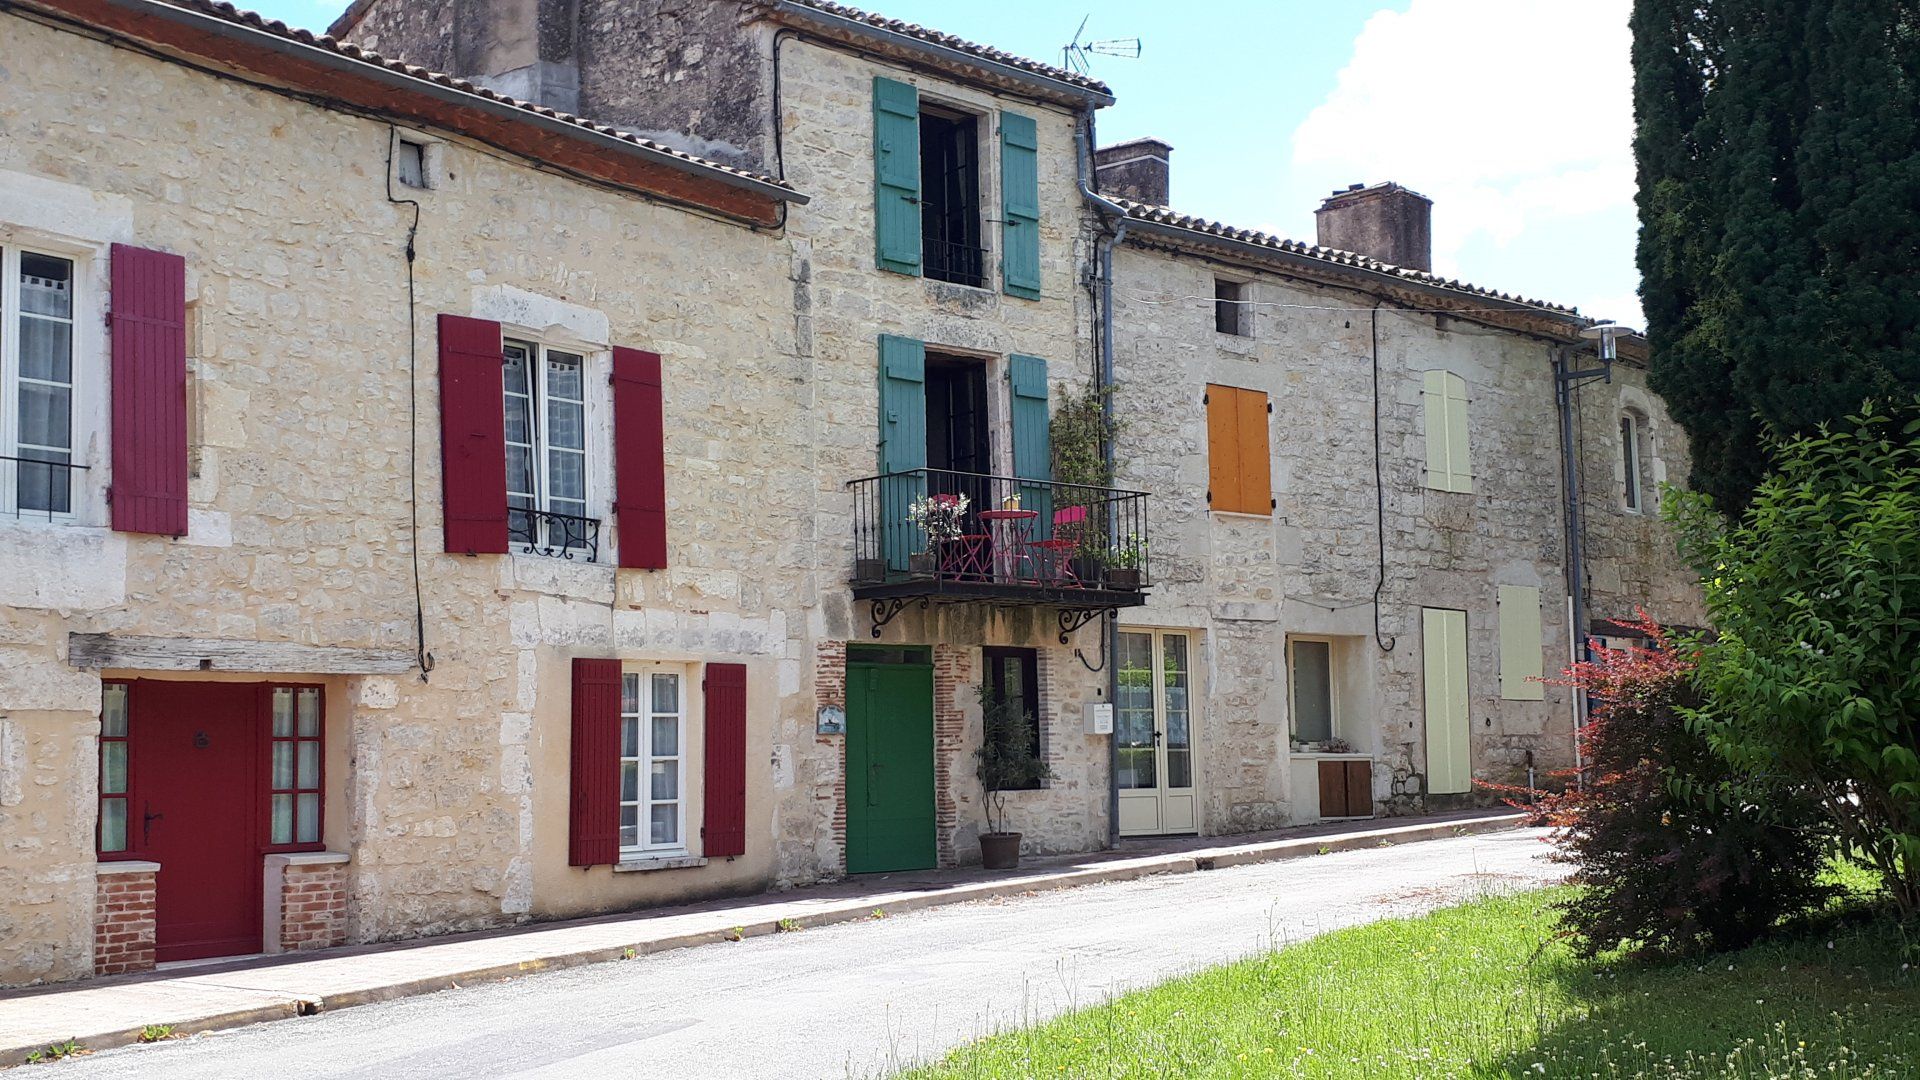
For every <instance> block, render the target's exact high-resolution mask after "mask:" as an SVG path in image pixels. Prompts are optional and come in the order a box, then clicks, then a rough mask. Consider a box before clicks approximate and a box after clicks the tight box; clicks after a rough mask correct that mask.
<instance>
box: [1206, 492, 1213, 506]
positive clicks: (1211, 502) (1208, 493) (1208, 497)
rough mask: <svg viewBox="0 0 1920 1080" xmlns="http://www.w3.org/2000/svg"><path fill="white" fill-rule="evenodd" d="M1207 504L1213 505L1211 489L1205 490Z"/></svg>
mask: <svg viewBox="0 0 1920 1080" xmlns="http://www.w3.org/2000/svg"><path fill="white" fill-rule="evenodd" d="M1207 505H1208V506H1212V505H1213V492H1212V491H1211V490H1209V491H1208V492H1207Z"/></svg>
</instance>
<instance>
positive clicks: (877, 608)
mask: <svg viewBox="0 0 1920 1080" xmlns="http://www.w3.org/2000/svg"><path fill="white" fill-rule="evenodd" d="M908 603H909V598H908V597H904V596H895V597H888V598H884V599H880V600H875V601H874V602H873V607H872V609H871V612H872V617H873V636H874V637H876V638H877V637H879V636H880V629H881V627H884V626H886V625H887V624H888V623H890V622H892V621H893V617H894V616H895V615H898V614H900V609H901V608H904V607H906V606H907V604H908ZM929 603H931V601H929V600H928V599H927V598H926V597H921V598H920V610H922V611H925V610H926V609H927V606H928V604H929Z"/></svg>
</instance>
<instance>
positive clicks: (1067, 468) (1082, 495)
mask: <svg viewBox="0 0 1920 1080" xmlns="http://www.w3.org/2000/svg"><path fill="white" fill-rule="evenodd" d="M1117 430H1118V425H1117V424H1115V423H1113V422H1112V421H1110V420H1108V419H1107V416H1106V393H1105V392H1104V391H1102V390H1101V389H1100V387H1099V386H1098V385H1095V384H1093V383H1089V384H1087V386H1086V388H1085V389H1083V390H1081V391H1080V392H1079V393H1068V394H1064V395H1062V397H1061V400H1060V404H1059V407H1057V408H1056V409H1054V411H1053V417H1052V418H1051V419H1050V420H1049V421H1048V423H1047V438H1048V443H1049V446H1050V447H1051V449H1052V451H1053V482H1054V488H1053V493H1054V502H1055V503H1056V504H1057V505H1058V506H1063V507H1068V506H1083V507H1085V508H1086V513H1085V515H1084V517H1083V518H1082V523H1081V525H1080V526H1079V528H1078V530H1077V532H1078V539H1079V541H1080V542H1079V545H1078V546H1077V547H1076V548H1075V549H1074V551H1073V555H1072V559H1073V576H1074V577H1075V578H1077V579H1078V580H1079V581H1081V582H1082V583H1084V584H1087V585H1092V584H1094V583H1096V582H1098V581H1099V580H1100V576H1101V573H1102V571H1103V570H1104V568H1105V563H1106V557H1107V551H1106V546H1107V533H1106V529H1107V524H1106V523H1107V521H1108V518H1109V517H1110V515H1111V511H1110V510H1109V509H1108V507H1107V499H1108V497H1109V491H1108V489H1110V488H1111V487H1113V470H1112V469H1111V468H1109V467H1108V465H1107V460H1106V454H1105V447H1106V444H1107V442H1108V441H1109V440H1111V439H1112V438H1113V436H1114V434H1115V432H1116V431H1117Z"/></svg>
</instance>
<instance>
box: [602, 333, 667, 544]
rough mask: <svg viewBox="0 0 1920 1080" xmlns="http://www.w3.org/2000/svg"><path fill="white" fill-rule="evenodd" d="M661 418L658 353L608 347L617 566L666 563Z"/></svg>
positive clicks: (663, 426) (663, 425)
mask: <svg viewBox="0 0 1920 1080" xmlns="http://www.w3.org/2000/svg"><path fill="white" fill-rule="evenodd" d="M666 439H667V429H666V419H665V415H664V410H663V409H662V406H661V400H660V354H659V353H650V352H642V351H640V350H639V349H622V348H616V349H614V350H613V490H614V501H613V513H614V518H615V520H616V521H618V522H619V524H620V565H621V566H631V567H637V568H639V569H643V570H658V569H661V568H662V567H664V566H666V565H667V450H666Z"/></svg>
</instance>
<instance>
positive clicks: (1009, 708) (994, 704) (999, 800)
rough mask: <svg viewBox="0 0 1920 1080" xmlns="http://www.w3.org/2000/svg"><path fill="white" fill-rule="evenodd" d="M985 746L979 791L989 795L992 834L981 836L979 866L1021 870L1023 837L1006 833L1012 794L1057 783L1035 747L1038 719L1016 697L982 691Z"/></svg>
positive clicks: (982, 745)
mask: <svg viewBox="0 0 1920 1080" xmlns="http://www.w3.org/2000/svg"><path fill="white" fill-rule="evenodd" d="M980 716H981V721H982V723H981V733H980V734H981V741H980V749H979V750H977V751H975V757H977V758H978V759H979V768H978V769H976V770H975V774H976V775H977V776H979V777H980V786H981V787H982V788H984V789H985V791H986V799H985V805H986V811H987V831H986V832H983V833H981V834H980V865H981V866H983V867H985V868H987V869H988V870H1012V869H1013V868H1015V867H1017V866H1019V865H1020V834H1019V833H1017V832H1011V831H1009V830H1008V829H1007V792H1009V791H1017V790H1021V789H1024V788H1031V787H1033V786H1034V785H1035V784H1038V783H1040V782H1041V781H1042V780H1049V779H1052V778H1053V770H1052V769H1051V768H1049V767H1048V766H1047V763H1046V762H1045V761H1043V760H1041V757H1040V752H1039V747H1037V746H1035V745H1034V739H1033V714H1032V713H1030V712H1028V711H1027V709H1026V706H1025V705H1024V704H1023V703H1022V702H1020V701H1019V700H1017V699H1014V698H1000V697H996V696H994V693H993V690H992V688H991V687H989V686H986V685H984V684H983V685H982V686H981V687H980Z"/></svg>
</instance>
